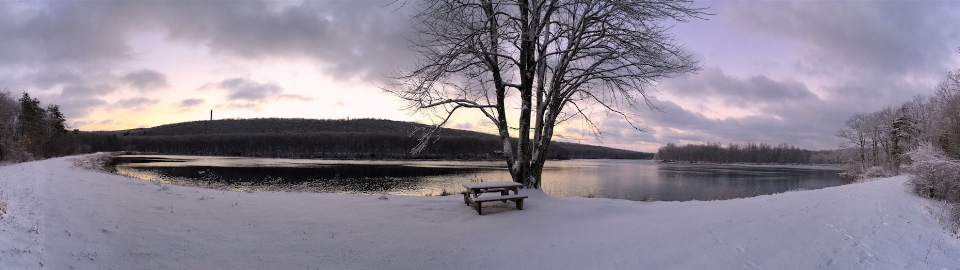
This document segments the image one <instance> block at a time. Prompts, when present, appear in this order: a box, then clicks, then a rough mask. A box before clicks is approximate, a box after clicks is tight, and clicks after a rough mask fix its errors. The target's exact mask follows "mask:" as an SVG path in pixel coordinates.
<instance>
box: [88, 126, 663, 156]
mask: <svg viewBox="0 0 960 270" xmlns="http://www.w3.org/2000/svg"><path fill="white" fill-rule="evenodd" d="M428 128H429V126H427V125H423V124H418V123H411V122H400V121H392V120H379V119H352V120H316V119H285V118H261V119H240V120H236V119H227V120H213V121H194V122H183V123H175V124H167V125H161V126H156V127H152V128H138V129H131V130H120V131H110V132H84V133H83V134H81V136H80V137H81V140H83V141H84V142H86V143H87V144H88V145H90V146H91V148H92V150H93V151H117V150H128V151H142V152H157V153H169V154H191V155H217V156H251V157H294V158H336V159H497V158H499V157H500V156H501V154H500V152H499V151H501V149H502V148H503V146H502V144H501V143H500V139H499V137H498V136H496V135H491V134H486V133H480V132H474V131H466V130H458V129H442V130H441V131H440V133H439V136H438V137H436V138H434V139H433V140H431V141H430V144H429V146H428V147H427V148H426V149H425V150H424V151H423V152H421V153H419V154H418V155H412V154H410V149H412V148H413V147H414V146H415V145H416V144H417V141H418V139H419V138H420V135H421V134H423V132H425V131H426V130H427V129H428ZM548 157H549V158H551V159H579V158H612V159H649V158H652V157H653V154H652V153H643V152H635V151H627V150H621V149H614V148H609V147H600V146H592V145H583V144H574V143H563V142H554V143H553V144H551V146H550V150H549V151H548Z"/></svg>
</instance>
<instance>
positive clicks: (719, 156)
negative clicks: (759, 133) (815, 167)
mask: <svg viewBox="0 0 960 270" xmlns="http://www.w3.org/2000/svg"><path fill="white" fill-rule="evenodd" d="M654 159H657V160H661V161H665V162H674V161H676V162H706V163H717V164H728V163H752V164H841V163H843V162H844V161H845V160H844V159H843V151H840V150H817V151H814V150H807V149H801V148H799V147H796V146H791V145H787V144H785V143H784V144H780V145H777V146H772V145H769V144H765V143H746V144H733V143H731V144H728V145H721V144H719V143H706V144H687V145H680V146H678V145H676V144H673V143H667V145H665V146H663V147H661V148H660V149H659V150H657V154H656V157H654Z"/></svg>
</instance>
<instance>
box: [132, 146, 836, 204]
mask: <svg viewBox="0 0 960 270" xmlns="http://www.w3.org/2000/svg"><path fill="white" fill-rule="evenodd" d="M114 164H115V167H116V169H117V173H119V174H122V175H127V176H132V177H136V178H140V179H143V180H147V181H153V182H157V183H173V184H186V185H200V186H212V187H222V188H228V189H236V190H305V191H319V192H338V193H362V194H405V195H440V194H441V193H454V194H456V193H458V192H459V191H460V190H461V189H462V187H461V184H462V183H465V182H476V181H485V182H489V181H507V180H509V179H510V174H509V173H508V172H507V170H506V164H505V162H502V161H408V160H405V161H376V160H311V159H275V158H242V157H240V158H238V157H207V156H182V155H122V156H118V157H116V158H115V162H114ZM839 172H840V169H839V168H834V167H822V166H769V165H764V166H755V165H707V164H669V163H658V162H653V161H650V160H607V159H594V160H556V161H555V160H551V161H547V163H546V166H545V168H544V171H543V183H542V185H541V186H542V188H543V191H544V192H545V193H547V194H549V195H551V196H557V197H565V196H580V197H598V198H613V199H626V200H634V201H689V200H718V199H731V198H743V197H753V196H758V195H766V194H775V193H782V192H786V191H791V190H809V189H819V188H825V187H831V186H838V185H843V184H847V183H850V182H851V180H849V179H844V178H842V177H840V176H839V175H838V173H839ZM198 183H199V184H198Z"/></svg>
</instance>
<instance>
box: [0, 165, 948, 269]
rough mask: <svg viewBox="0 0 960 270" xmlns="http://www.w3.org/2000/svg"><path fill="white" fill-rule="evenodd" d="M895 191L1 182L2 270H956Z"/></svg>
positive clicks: (76, 172) (95, 177) (920, 213)
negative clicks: (472, 200)
mask: <svg viewBox="0 0 960 270" xmlns="http://www.w3.org/2000/svg"><path fill="white" fill-rule="evenodd" d="M905 180H906V178H905V177H903V176H898V177H893V178H887V179H881V180H876V181H872V182H867V183H860V184H851V185H845V186H839V187H832V188H825V189H821V190H812V191H801V192H789V193H784V194H776V195H767V196H760V197H755V198H747V199H735V200H727V201H707V202H703V201H693V202H635V201H625V200H614V199H598V198H590V199H588V198H553V197H550V196H547V195H545V194H543V193H542V192H540V191H536V190H521V194H525V195H529V196H530V198H529V199H528V200H527V201H526V202H525V205H524V210H521V211H518V210H515V209H513V205H512V204H510V203H506V204H504V203H500V202H497V203H491V204H490V206H489V207H488V206H484V208H486V209H484V212H487V213H489V214H486V215H483V216H479V215H477V214H476V212H475V211H474V210H473V209H471V208H470V207H468V206H466V205H464V204H463V201H462V199H461V198H460V197H459V196H446V197H420V196H392V195H391V196H388V197H389V199H388V200H379V199H378V197H380V196H370V195H347V194H319V193H298V192H253V193H247V192H234V191H223V190H211V189H202V188H195V187H181V186H160V185H156V184H153V183H148V182H144V181H141V180H137V179H131V178H127V177H122V176H118V175H111V174H106V173H100V172H93V171H86V170H82V169H79V168H74V167H71V163H70V160H69V158H58V159H50V160H44V161H38V162H30V163H22V164H16V165H8V166H4V167H0V190H2V193H3V197H4V198H6V199H7V200H8V202H9V210H8V212H7V213H6V214H5V215H3V217H2V219H0V229H2V231H0V269H38V268H41V269H751V268H755V269H816V268H826V269H960V268H958V267H960V243H958V240H956V239H955V238H953V237H952V236H951V235H949V234H948V233H947V232H946V231H945V230H944V229H942V227H941V226H940V225H939V223H938V222H937V219H936V216H935V215H934V214H931V212H935V211H938V210H937V209H939V208H938V207H937V204H936V202H933V201H930V200H927V199H923V198H920V197H917V196H915V195H912V194H911V193H909V192H907V190H906V188H905V186H904V182H905Z"/></svg>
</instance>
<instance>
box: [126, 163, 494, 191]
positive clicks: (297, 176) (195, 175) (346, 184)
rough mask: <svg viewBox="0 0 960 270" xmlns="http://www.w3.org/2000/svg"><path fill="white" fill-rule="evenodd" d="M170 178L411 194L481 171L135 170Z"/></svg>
mask: <svg viewBox="0 0 960 270" xmlns="http://www.w3.org/2000/svg"><path fill="white" fill-rule="evenodd" d="M136 169H139V170H148V171H153V172H155V173H157V174H161V175H164V176H167V177H170V178H181V179H188V180H194V181H199V182H218V183H222V184H225V185H228V186H235V185H240V186H252V187H256V186H267V185H269V186H278V185H279V186H290V187H291V189H297V188H298V187H303V188H306V189H310V190H317V191H330V192H350V193H379V192H387V191H393V190H411V189H413V188H415V187H417V186H420V185H421V184H423V183H421V182H422V181H423V177H426V176H443V175H457V174H466V173H474V172H477V171H480V170H482V169H481V168H454V167H413V166H403V165H368V164H342V165H330V166H322V167H202V166H186V167H136Z"/></svg>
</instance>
